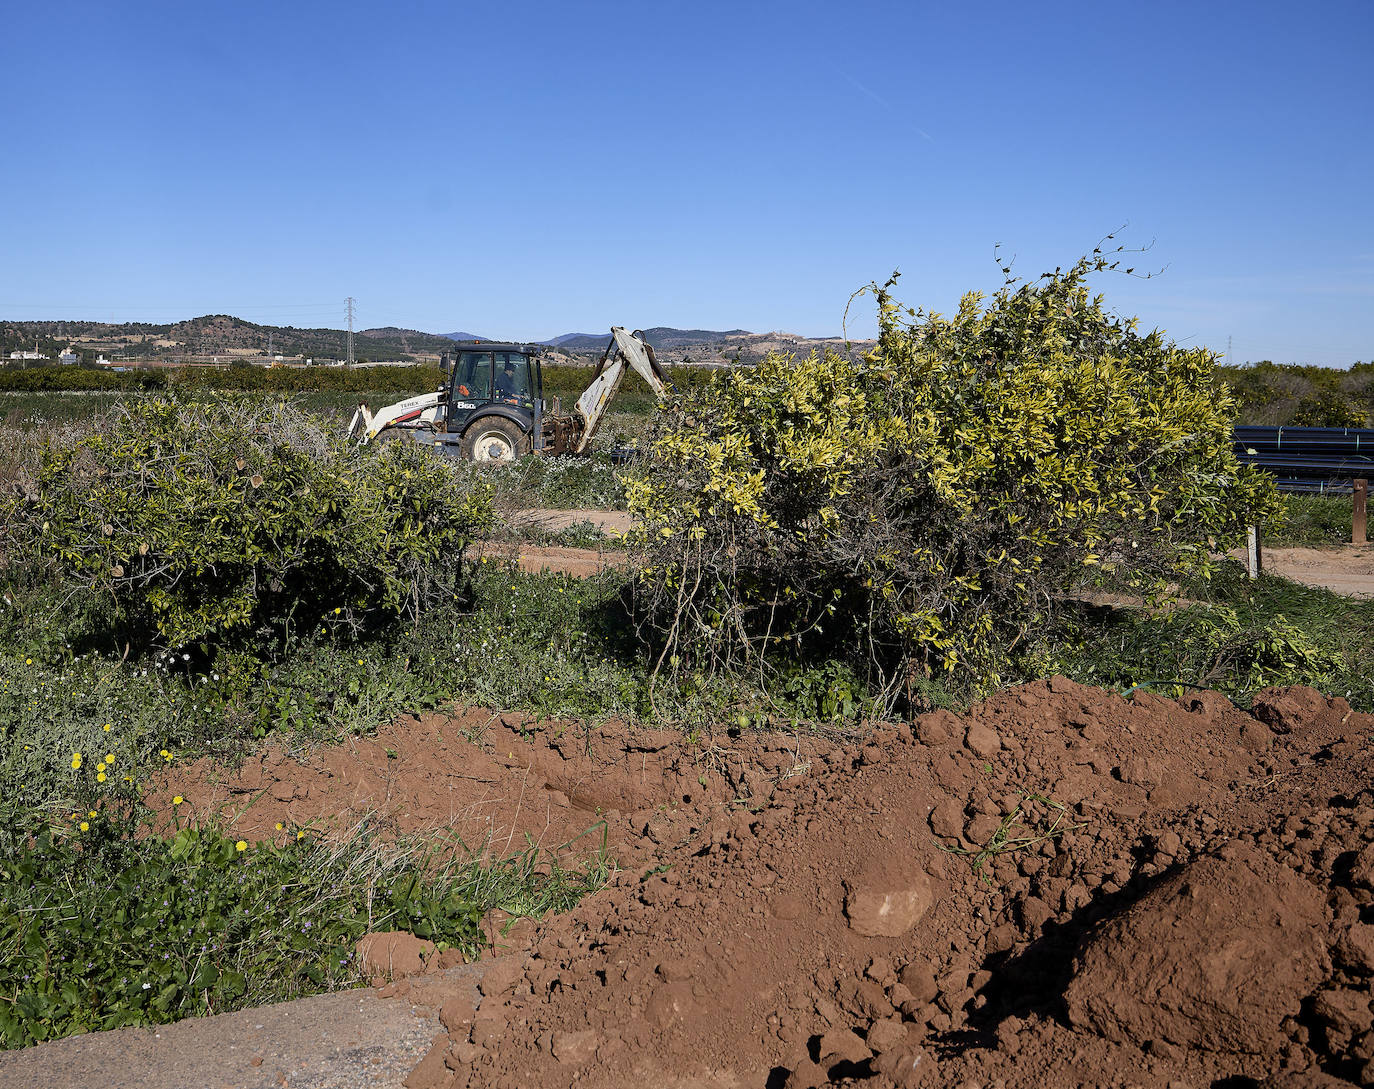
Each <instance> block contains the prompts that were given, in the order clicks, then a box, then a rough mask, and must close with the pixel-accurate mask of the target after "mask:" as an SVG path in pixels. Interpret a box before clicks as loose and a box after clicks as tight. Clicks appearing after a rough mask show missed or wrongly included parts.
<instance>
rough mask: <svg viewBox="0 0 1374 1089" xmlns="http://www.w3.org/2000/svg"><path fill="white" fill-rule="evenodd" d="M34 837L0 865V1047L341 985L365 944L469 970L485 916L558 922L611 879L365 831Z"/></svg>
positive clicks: (96, 830)
mask: <svg viewBox="0 0 1374 1089" xmlns="http://www.w3.org/2000/svg"><path fill="white" fill-rule="evenodd" d="M15 830H16V829H14V828H13V827H11V826H8V825H7V831H9V832H12V831H15ZM25 831H30V829H25ZM31 831H32V834H31V835H28V836H25V837H21V838H20V839H19V841H18V842H17V843H16V842H14V841H13V840H12V839H11V842H9V843H7V844H6V850H5V852H4V854H3V856H0V994H3V995H4V1001H0V1047H23V1046H27V1045H29V1044H33V1043H38V1042H41V1041H43V1040H49V1039H55V1038H57V1037H61V1036H68V1035H71V1034H73V1033H76V1032H87V1031H97V1030H102V1029H112V1028H120V1027H123V1026H126V1025H142V1024H161V1023H166V1022H169V1021H175V1020H177V1019H179V1018H182V1017H189V1016H193V1015H197V1014H208V1013H224V1012H228V1011H231V1010H236V1009H244V1008H248V1007H251V1006H256V1005H261V1004H263V1003H265V1002H275V1001H283V1000H286V999H291V998H297V997H300V996H301V995H305V994H313V993H316V992H319V991H323V990H329V989H331V988H334V987H339V986H347V985H350V984H353V985H356V984H358V983H359V982H362V973H361V972H360V970H359V968H358V966H357V965H356V963H355V959H354V943H355V942H356V941H357V939H358V938H359V937H361V936H362V935H363V934H364V933H366V932H367V931H369V930H408V931H410V932H412V933H414V934H416V935H418V936H420V937H422V938H427V939H431V940H433V941H435V942H436V943H437V944H438V945H439V946H440V948H443V947H446V946H452V947H456V948H459V949H461V950H463V951H464V952H465V954H466V955H468V956H469V957H476V956H477V955H478V954H479V953H480V952H481V950H482V944H483V939H482V934H481V931H480V928H479V923H480V920H481V918H482V915H483V913H484V912H486V911H487V910H489V909H490V908H494V907H500V908H503V909H506V910H509V911H511V912H513V913H518V914H522V915H533V916H538V915H542V914H543V913H544V912H546V911H561V910H566V909H567V908H569V907H571V906H572V905H573V904H574V903H576V902H577V900H578V899H579V897H580V896H582V895H583V894H584V893H586V892H589V891H591V890H592V889H595V888H597V887H599V886H600V885H601V884H602V883H604V880H605V877H606V874H607V869H608V864H607V860H606V858H605V856H604V854H600V853H597V850H596V848H597V842H596V841H595V840H592V839H590V838H589V839H587V840H586V841H585V842H584V843H579V844H577V845H576V849H577V853H578V854H580V855H581V856H582V857H581V861H574V862H572V863H571V865H569V861H568V859H567V858H563V859H560V858H559V857H558V856H557V855H556V854H553V855H551V854H550V853H549V852H546V851H539V850H536V849H535V848H533V847H531V848H529V849H528V850H526V851H524V852H523V853H519V854H516V855H514V856H512V857H510V858H506V859H500V860H494V861H490V862H482V863H478V862H476V861H469V859H468V853H467V851H465V850H464V849H463V847H462V845H460V844H453V845H451V846H452V847H453V848H456V853H453V852H450V858H449V860H447V861H445V860H443V859H440V858H439V857H438V856H437V853H436V852H434V851H432V850H431V851H425V850H421V849H420V848H419V846H418V845H409V846H407V845H405V844H400V845H398V844H394V843H393V844H387V843H385V842H383V841H381V840H379V839H378V838H377V837H376V836H375V834H374V833H373V832H372V831H371V830H370V829H368V828H367V827H366V826H360V827H359V828H357V829H355V830H353V832H352V833H351V834H349V835H346V836H343V837H341V838H338V839H332V840H326V839H322V838H319V837H317V836H315V835H314V834H313V833H311V832H310V831H309V830H307V829H296V828H288V829H283V830H282V831H280V832H279V833H278V834H277V838H276V840H275V841H269V842H263V843H255V844H249V843H247V842H245V841H242V840H237V841H236V840H235V839H234V838H233V837H232V836H230V835H226V834H225V833H224V832H223V831H222V830H220V829H219V828H218V827H216V826H213V825H206V826H195V825H184V826H182V827H180V828H177V829H166V830H163V831H164V832H165V833H166V834H165V836H159V835H147V834H139V832H140V827H139V826H135V825H134V824H132V823H130V821H128V820H126V819H120V818H119V817H117V816H115V817H112V816H111V815H110V814H109V813H108V812H107V811H105V810H90V811H84V812H75V813H72V814H70V816H69V817H68V819H67V820H66V821H64V822H63V823H62V825H60V826H58V827H55V828H49V827H43V828H36V829H32V830H31ZM5 838H6V839H10V837H9V836H6V837H5ZM472 846H474V847H479V848H480V847H481V846H482V845H480V844H475V845H472ZM588 856H590V857H588Z"/></svg>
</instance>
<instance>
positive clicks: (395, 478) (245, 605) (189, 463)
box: [0, 399, 490, 647]
mask: <svg viewBox="0 0 1374 1089" xmlns="http://www.w3.org/2000/svg"><path fill="white" fill-rule="evenodd" d="M466 481H467V478H466V477H465V476H463V475H462V474H461V473H459V472H457V471H456V470H455V468H454V467H452V466H450V465H449V464H448V463H447V462H445V461H444V459H442V458H435V457H432V456H429V455H428V454H427V453H426V452H425V451H423V450H421V449H420V448H418V447H415V446H413V445H411V444H405V443H391V444H382V445H378V446H374V447H365V448H359V447H355V446H352V445H349V444H348V443H347V442H346V441H345V440H344V439H343V438H342V437H341V435H340V434H339V433H338V430H337V429H326V428H325V427H324V426H322V425H321V424H320V423H319V422H318V421H316V420H315V419H313V418H312V417H309V416H307V415H305V414H303V413H301V412H300V411H298V410H297V409H295V408H293V407H292V406H290V405H287V404H283V403H280V402H275V403H274V402H261V401H250V400H243V399H217V400H211V401H206V402H199V403H181V402H177V401H170V400H163V399H157V400H149V401H144V402H141V403H138V404H135V405H132V406H129V407H128V408H127V409H126V410H125V411H124V412H122V413H120V414H117V415H115V416H113V417H112V418H111V419H109V420H108V421H107V424H106V428H105V430H104V431H102V432H100V433H97V434H94V435H91V436H89V437H87V438H84V439H82V440H81V441H80V442H78V443H77V444H75V445H74V446H73V447H71V448H68V449H53V448H51V447H50V448H47V449H46V450H45V451H44V453H43V458H42V464H41V466H40V468H39V470H38V473H37V482H36V485H35V487H34V489H33V492H32V493H31V494H29V495H27V496H26V497H24V498H23V499H21V500H18V501H16V502H14V503H13V505H12V506H11V509H10V511H9V513H8V516H6V515H5V512H3V511H0V524H2V523H6V522H8V523H9V524H10V525H11V527H12V533H11V547H10V555H9V562H10V564H11V566H12V567H15V566H17V567H21V568H22V567H28V568H30V569H32V568H33V567H35V566H38V565H42V564H47V565H50V568H51V570H53V571H54V572H55V573H56V575H57V576H58V577H59V579H61V580H62V581H64V582H66V583H68V584H72V585H74V586H77V587H80V588H82V589H84V590H86V591H88V592H90V593H92V594H93V595H95V596H97V597H104V598H107V599H109V600H111V601H112V602H113V603H114V604H115V605H116V606H117V609H118V612H119V616H120V617H121V618H122V620H123V622H124V623H125V624H126V626H128V627H130V628H136V627H138V626H141V625H150V626H152V627H153V628H155V629H156V631H157V633H158V634H159V635H160V636H161V638H162V639H163V640H164V641H165V642H166V644H167V645H169V646H174V647H179V646H184V645H187V644H191V643H195V642H203V643H219V642H221V641H223V640H224V639H226V638H228V637H230V636H234V635H239V636H244V635H251V634H253V633H262V632H265V631H268V630H275V631H276V632H277V633H278V634H286V633H289V632H290V631H292V630H293V629H294V630H297V631H299V630H300V629H301V628H302V626H305V627H315V626H319V625H324V626H326V627H331V628H338V627H341V626H342V627H345V628H347V629H349V630H355V629H356V628H357V627H358V626H360V625H362V624H364V623H368V622H371V621H372V620H374V619H377V618H379V617H383V616H387V615H392V616H394V615H398V614H404V615H410V616H414V615H416V614H417V613H418V611H419V610H420V609H421V607H423V606H424V605H426V604H427V603H432V602H434V601H436V600H441V599H445V598H447V599H449V600H451V599H452V598H453V596H454V593H455V587H456V585H457V582H458V578H459V573H460V563H461V560H462V557H463V553H464V550H465V549H466V547H467V545H468V543H469V542H470V540H471V539H472V537H473V535H474V533H476V532H477V531H479V530H480V529H482V528H483V527H484V526H485V525H486V524H487V523H488V521H489V518H490V496H489V492H488V490H487V489H486V488H484V487H482V486H474V485H472V484H470V483H467V482H466Z"/></svg>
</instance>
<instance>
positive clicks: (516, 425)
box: [348, 325, 668, 461]
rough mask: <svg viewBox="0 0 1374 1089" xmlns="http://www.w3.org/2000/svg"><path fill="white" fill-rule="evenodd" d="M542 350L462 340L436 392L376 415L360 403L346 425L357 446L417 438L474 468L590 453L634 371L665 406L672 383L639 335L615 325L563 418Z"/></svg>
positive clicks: (444, 362) (447, 359)
mask: <svg viewBox="0 0 1374 1089" xmlns="http://www.w3.org/2000/svg"><path fill="white" fill-rule="evenodd" d="M539 354H540V348H539V347H538V346H537V345H530V344H507V343H496V342H491V341H460V342H458V343H457V344H455V345H454V350H453V353H452V354H451V355H450V353H448V352H445V353H444V354H443V356H442V357H441V359H440V364H439V366H440V370H441V371H442V372H443V375H444V379H443V383H442V384H441V385H440V387H439V389H438V390H437V391H435V392H434V393H426V394H422V395H420V396H418V397H410V398H407V399H406V400H404V401H398V402H397V403H396V404H394V405H388V406H386V407H385V408H381V409H378V410H377V411H376V412H375V413H374V412H372V411H371V410H369V409H368V407H367V405H365V404H360V405H359V406H358V410H357V412H355V413H354V414H353V419H352V421H351V422H350V424H349V426H348V434H349V437H350V438H353V439H355V440H357V441H358V442H359V443H369V442H373V441H375V440H378V439H388V438H411V439H413V440H414V441H416V442H419V443H422V444H424V445H427V446H434V447H436V448H437V449H438V450H439V451H441V452H443V453H446V454H451V455H453V456H455V457H462V458H466V459H468V460H469V461H514V460H515V459H516V458H519V457H522V456H524V455H525V454H529V453H539V454H568V453H571V454H581V453H585V452H586V450H587V447H588V445H589V444H590V443H591V440H592V436H593V435H594V434H595V433H596V429H597V426H598V425H599V424H600V423H601V419H602V417H603V416H604V415H605V412H606V407H607V405H609V404H610V402H611V399H612V398H613V397H614V396H615V393H616V390H617V389H619V387H620V383H621V380H622V379H623V378H624V377H625V374H626V372H627V371H628V370H631V369H633V370H634V372H635V373H636V374H638V375H639V376H640V377H641V378H643V379H644V381H646V382H647V383H648V384H649V388H650V389H652V390H653V391H654V394H655V395H656V396H658V397H659V398H660V399H662V398H665V397H667V396H668V380H667V376H666V375H665V374H664V373H663V369H662V368H661V367H660V366H659V365H658V360H657V359H655V358H654V350H653V348H651V347H650V346H649V345H648V343H646V342H645V340H644V334H643V333H641V332H639V331H638V330H636V331H635V332H633V333H627V332H626V331H625V330H624V328H622V327H621V326H619V325H616V326H612V328H611V340H610V343H609V344H607V345H606V350H605V352H603V353H602V355H601V360H600V362H599V363H598V364H597V366H596V369H595V371H594V372H593V373H592V380H591V382H590V383H589V384H588V386H587V388H586V390H585V391H584V392H583V394H582V396H580V397H579V398H578V399H577V403H576V404H575V405H574V406H573V410H572V412H571V413H568V414H564V413H563V412H562V411H561V406H560V405H559V403H558V399H557V398H553V399H552V404H550V402H548V401H546V400H545V399H544V376H543V372H542V370H541V368H540V365H539Z"/></svg>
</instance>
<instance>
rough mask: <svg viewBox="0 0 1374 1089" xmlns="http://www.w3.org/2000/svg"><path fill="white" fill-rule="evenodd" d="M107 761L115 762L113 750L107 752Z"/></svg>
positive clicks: (108, 762) (109, 762)
mask: <svg viewBox="0 0 1374 1089" xmlns="http://www.w3.org/2000/svg"><path fill="white" fill-rule="evenodd" d="M105 763H107V764H113V763H114V753H112V752H107V753H106V754H105Z"/></svg>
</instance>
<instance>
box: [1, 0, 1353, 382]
mask: <svg viewBox="0 0 1374 1089" xmlns="http://www.w3.org/2000/svg"><path fill="white" fill-rule="evenodd" d="M5 37H6V43H7V47H6V51H5V52H6V65H5V76H4V84H3V90H0V96H3V97H2V98H0V103H3V104H2V105H0V137H3V147H4V151H5V156H4V158H5V162H4V168H3V170H0V258H3V260H0V318H10V319H36V318H70V319H77V318H91V319H101V320H111V319H115V320H121V321H122V320H144V321H169V320H176V319H180V318H185V317H191V316H195V315H199V314H203V313H224V312H228V313H233V314H237V315H239V316H242V317H245V318H248V319H250V320H254V321H261V322H270V323H273V324H296V325H329V326H333V327H341V326H342V325H343V300H344V297H345V296H348V295H352V296H355V297H356V298H357V300H358V321H359V327H360V328H361V327H367V326H377V325H402V326H409V327H414V328H419V329H424V330H428V331H432V332H449V331H452V330H464V331H472V332H476V333H479V334H482V335H486V336H511V337H528V338H540V337H546V336H551V335H556V334H559V333H564V332H569V331H574V330H577V331H587V332H599V331H601V330H604V329H607V328H608V327H609V326H610V325H611V324H613V323H614V324H625V325H630V326H649V325H659V324H663V325H676V326H698V327H707V328H730V327H736V326H739V327H744V328H747V329H751V330H754V331H760V332H762V331H767V330H770V329H784V330H789V331H792V332H798V333H803V334H807V335H823V334H831V333H836V332H838V331H839V328H840V319H841V314H842V312H843V310H844V305H845V301H846V299H847V298H848V296H849V294H850V293H851V292H852V291H853V290H855V289H856V288H857V287H859V286H861V285H862V284H864V283H866V282H868V281H870V280H872V279H875V278H877V279H878V280H882V279H884V278H885V277H886V276H887V275H888V274H889V273H891V272H892V270H893V269H900V270H901V271H902V274H903V276H902V280H901V286H900V291H899V294H900V296H901V297H902V299H903V300H904V301H905V302H908V303H910V304H912V305H923V306H926V307H927V308H932V307H933V308H935V309H939V310H948V309H950V308H951V307H952V306H953V305H954V304H955V302H956V301H957V299H958V297H959V295H960V294H961V293H962V292H963V291H965V290H969V289H974V288H977V289H982V290H990V289H994V288H995V287H996V286H997V285H998V283H999V282H1000V275H999V274H998V272H997V269H996V267H995V265H994V264H993V260H992V249H993V244H994V243H997V242H1001V243H1002V244H1003V246H1004V248H1005V250H1006V251H1007V252H1008V253H1011V254H1015V255H1017V263H1016V269H1017V270H1018V271H1019V272H1022V273H1025V274H1029V275H1032V276H1033V275H1035V274H1037V273H1039V272H1041V271H1043V270H1044V269H1045V268H1047V267H1052V266H1054V265H1056V264H1061V263H1067V262H1069V261H1072V260H1073V258H1074V257H1076V256H1077V255H1079V254H1081V253H1083V252H1085V251H1086V250H1087V249H1090V248H1091V247H1092V245H1093V244H1094V242H1095V241H1096V240H1097V239H1098V238H1099V237H1100V236H1102V235H1103V234H1105V233H1107V232H1108V231H1111V230H1112V229H1114V228H1115V227H1117V226H1118V225H1119V224H1122V223H1126V222H1129V224H1130V227H1129V230H1128V231H1127V233H1126V234H1125V235H1124V236H1123V237H1124V238H1125V239H1126V240H1127V241H1128V242H1133V243H1136V244H1144V243H1148V242H1150V241H1151V240H1152V239H1153V240H1154V248H1153V250H1152V251H1151V253H1150V254H1149V255H1147V256H1145V257H1142V258H1140V259H1139V260H1138V262H1137V263H1138V264H1139V265H1140V266H1141V267H1142V268H1147V269H1153V268H1160V267H1163V266H1166V265H1167V266H1168V267H1167V270H1166V271H1165V272H1164V274H1163V275H1162V276H1160V277H1158V278H1156V279H1153V280H1150V281H1148V282H1146V281H1138V280H1129V279H1126V278H1124V277H1118V276H1109V277H1104V278H1103V279H1102V280H1101V281H1100V287H1101V289H1102V290H1103V291H1104V292H1105V293H1106V295H1107V299H1108V302H1109V304H1110V305H1111V306H1112V307H1113V308H1114V309H1116V310H1118V311H1121V312H1123V313H1131V314H1137V315H1139V316H1140V318H1141V320H1142V322H1143V324H1144V325H1145V326H1146V327H1155V326H1159V327H1163V328H1165V329H1167V330H1168V332H1169V334H1170V335H1171V336H1172V337H1173V338H1174V339H1176V340H1178V341H1180V342H1183V343H1188V344H1205V345H1208V346H1210V347H1212V348H1214V349H1216V350H1218V351H1225V348H1226V339H1227V337H1228V336H1231V337H1233V338H1234V349H1233V351H1234V357H1235V358H1236V359H1237V360H1238V361H1241V360H1247V359H1249V360H1256V359H1261V358H1273V359H1275V360H1280V361H1293V360H1296V361H1311V362H1329V363H1336V364H1348V363H1350V362H1352V361H1354V360H1356V359H1365V360H1368V359H1371V358H1374V214H1372V213H1371V195H1372V194H1374V139H1371V137H1372V136H1374V90H1372V88H1374V79H1371V76H1370V68H1369V65H1370V58H1371V55H1374V4H1372V3H1370V2H1369V0H1348V2H1329V3H1316V4H1310V5H1295V4H1292V3H1266V2H1258V3H1205V4H1199V3H1195V2H1190V3H1168V2H1151V3H1141V2H1137V3H1130V4H1126V3H1111V2H1108V3H1102V2H1100V0H1099V2H1096V3H1054V2H1051V3H1047V4H1027V3H1000V2H985V3H981V4H976V5H975V4H953V3H939V4H935V3H919V2H906V3H863V2H851V3H839V2H832V3H809V2H793V3H750V2H747V0H741V2H737V3H715V2H702V0H694V2H692V3H676V2H670V0H657V2H644V0H640V2H637V3H633V4H611V3H568V2H564V3H520V2H507V3H502V4H497V3H406V2H398V3H392V4H362V3H350V2H348V0H342V2H337V3H330V4H321V3H313V2H296V0H291V2H282V0H277V2H274V3H270V4H268V3H257V2H236V3H232V4H225V3H196V4H188V3H177V4H163V3H138V2H132V0H131V2H128V3H119V4H114V3H89V4H79V3H64V2H61V0H47V2H43V3H40V2H38V0H16V2H15V3H12V4H10V5H8V6H7V9H6V17H5ZM872 329H873V318H872V307H871V305H870V304H868V303H861V305H860V312H859V315H858V320H857V322H855V321H853V320H851V334H857V335H866V334H868V333H871V331H872Z"/></svg>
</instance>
